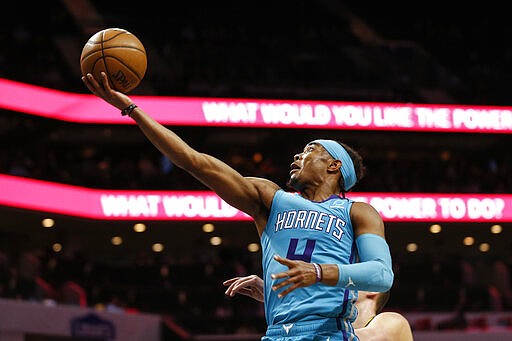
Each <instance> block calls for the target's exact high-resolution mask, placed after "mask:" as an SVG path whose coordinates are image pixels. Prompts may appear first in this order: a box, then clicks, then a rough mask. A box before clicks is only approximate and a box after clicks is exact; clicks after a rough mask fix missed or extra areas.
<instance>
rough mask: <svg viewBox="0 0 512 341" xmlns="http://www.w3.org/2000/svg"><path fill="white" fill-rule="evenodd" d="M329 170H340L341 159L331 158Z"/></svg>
mask: <svg viewBox="0 0 512 341" xmlns="http://www.w3.org/2000/svg"><path fill="white" fill-rule="evenodd" d="M327 168H328V170H329V171H333V172H335V171H339V170H340V168H341V161H340V160H331V161H330V162H329V165H328V166H327Z"/></svg>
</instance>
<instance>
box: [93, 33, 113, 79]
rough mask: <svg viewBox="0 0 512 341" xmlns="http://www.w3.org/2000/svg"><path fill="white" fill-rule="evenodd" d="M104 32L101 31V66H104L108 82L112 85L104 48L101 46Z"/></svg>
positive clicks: (103, 41) (103, 40)
mask: <svg viewBox="0 0 512 341" xmlns="http://www.w3.org/2000/svg"><path fill="white" fill-rule="evenodd" d="M105 32H106V31H103V32H101V59H102V60H103V66H104V67H105V73H106V74H107V77H108V83H109V84H112V85H114V84H115V83H114V82H113V81H112V77H110V69H109V66H108V63H107V60H106V59H105V53H104V48H103V44H104V43H105V39H104V38H105ZM94 65H96V63H94Z"/></svg>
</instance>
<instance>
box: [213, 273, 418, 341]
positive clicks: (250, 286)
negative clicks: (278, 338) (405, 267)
mask: <svg viewBox="0 0 512 341" xmlns="http://www.w3.org/2000/svg"><path fill="white" fill-rule="evenodd" d="M223 284H224V285H225V286H227V287H228V288H227V289H226V295H227V296H230V297H233V296H235V295H236V294H241V295H246V296H249V297H251V298H253V299H255V300H257V301H260V302H263V297H264V296H263V280H262V279H261V278H260V277H258V276H256V275H250V276H245V277H235V278H231V279H228V280H227V281H224V283H223ZM388 299H389V291H386V292H383V293H378V292H370V291H359V292H358V297H357V301H356V302H355V306H356V308H357V311H358V314H357V318H356V320H355V321H354V323H352V325H353V326H354V330H355V333H356V335H357V337H358V338H359V340H360V341H370V340H372V341H379V340H381V341H387V340H389V341H412V340H413V335H412V330H411V326H410V324H409V321H407V319H406V318H405V317H404V316H403V315H401V314H399V313H396V312H382V309H384V306H385V305H386V303H387V301H388Z"/></svg>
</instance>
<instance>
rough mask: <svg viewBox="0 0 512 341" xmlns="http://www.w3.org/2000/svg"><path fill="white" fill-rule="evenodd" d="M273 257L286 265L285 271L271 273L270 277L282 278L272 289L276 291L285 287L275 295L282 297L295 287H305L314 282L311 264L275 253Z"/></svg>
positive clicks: (314, 273) (314, 277) (313, 269)
mask: <svg viewBox="0 0 512 341" xmlns="http://www.w3.org/2000/svg"><path fill="white" fill-rule="evenodd" d="M274 259H275V260H276V261H278V262H279V263H281V264H283V265H286V266H287V267H288V270H287V271H284V272H280V273H277V274H272V279H281V278H284V280H283V281H281V282H279V283H277V284H276V285H274V286H273V287H272V290H274V291H277V290H279V289H282V288H284V287H287V288H286V289H285V290H283V291H281V292H280V293H279V294H278V295H277V296H278V297H284V296H286V295H288V294H289V293H290V292H292V291H293V290H295V289H297V288H303V287H307V286H310V285H312V284H315V283H316V270H315V266H314V265H313V264H311V263H306V262H304V261H301V260H291V259H288V258H283V257H280V256H277V255H276V256H274Z"/></svg>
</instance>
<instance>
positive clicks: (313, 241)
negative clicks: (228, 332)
mask: <svg viewBox="0 0 512 341" xmlns="http://www.w3.org/2000/svg"><path fill="white" fill-rule="evenodd" d="M352 203H353V201H352V200H350V199H346V198H341V197H339V196H335V195H333V196H331V197H329V198H328V199H327V200H325V201H322V202H313V201H310V200H307V199H304V198H303V197H302V196H300V195H299V194H298V193H289V192H285V191H284V190H278V191H277V192H276V193H275V196H274V198H273V201H272V207H271V209H270V215H269V218H268V222H267V226H266V227H265V230H264V231H263V234H262V236H261V244H262V266H263V274H264V276H263V277H264V278H263V279H264V286H265V287H264V289H265V313H266V319H267V325H268V326H272V325H276V324H285V323H296V322H300V321H313V320H318V319H323V318H340V319H343V320H346V321H348V322H353V321H354V320H355V318H356V317H357V310H356V308H355V306H354V305H353V303H354V302H355V300H356V299H357V292H356V291H353V290H349V289H346V288H342V287H338V286H329V285H325V284H322V283H317V284H314V285H311V286H308V287H305V288H298V289H296V290H294V291H292V292H291V293H289V294H288V295H286V296H285V297H283V298H278V297H277V295H278V293H279V291H273V290H272V286H273V285H274V284H275V283H277V282H278V281H282V279H276V280H273V279H272V278H271V277H270V275H271V274H274V273H279V272H283V271H286V270H288V267H286V266H284V265H282V264H280V263H279V262H277V261H276V260H274V259H273V256H274V255H276V254H277V255H280V256H282V257H286V258H290V259H295V260H302V261H305V262H310V263H320V264H322V263H324V264H352V263H355V262H356V261H357V249H356V244H355V238H354V231H353V229H352V223H351V221H350V208H351V207H352ZM281 290H284V289H281Z"/></svg>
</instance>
